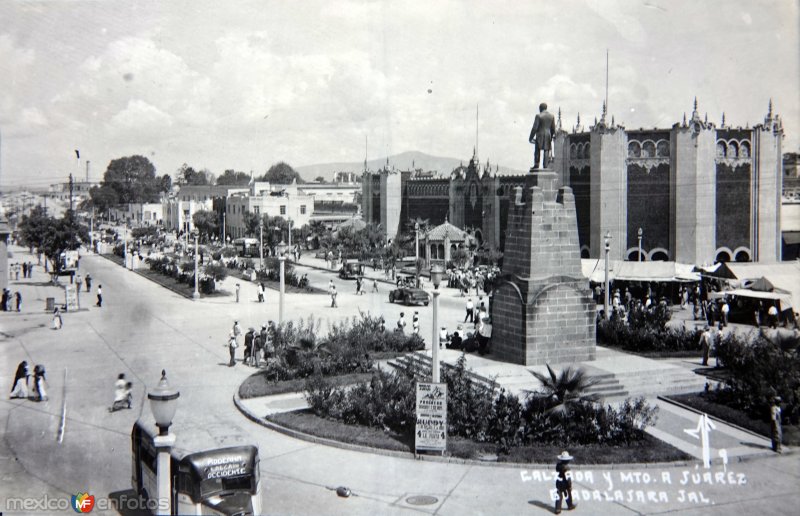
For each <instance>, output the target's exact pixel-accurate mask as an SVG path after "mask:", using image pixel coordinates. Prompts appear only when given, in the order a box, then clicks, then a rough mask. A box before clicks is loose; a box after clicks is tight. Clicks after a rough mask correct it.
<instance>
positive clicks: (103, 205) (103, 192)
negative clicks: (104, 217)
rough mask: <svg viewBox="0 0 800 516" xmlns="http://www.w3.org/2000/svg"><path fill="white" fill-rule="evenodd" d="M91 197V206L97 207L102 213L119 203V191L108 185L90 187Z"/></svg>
mask: <svg viewBox="0 0 800 516" xmlns="http://www.w3.org/2000/svg"><path fill="white" fill-rule="evenodd" d="M89 197H90V201H91V206H89V207H94V208H97V209H98V210H100V212H102V213H105V212H107V211H108V209H109V208H111V207H114V206H116V205H117V204H119V195H117V191H116V190H115V189H114V188H113V187H111V186H108V185H103V186H93V187H92V188H91V189H89Z"/></svg>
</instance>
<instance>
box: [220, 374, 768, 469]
mask: <svg viewBox="0 0 800 516" xmlns="http://www.w3.org/2000/svg"><path fill="white" fill-rule="evenodd" d="M233 403H234V405H236V408H237V409H238V410H239V412H241V413H242V414H243V415H244V416H245V417H246V418H247V419H249V420H250V421H252V422H254V423H256V424H258V425H261V426H263V427H265V428H268V429H269V430H273V431H275V432H278V433H281V434H283V435H287V436H289V437H292V438H295V439H299V440H302V441H307V442H311V443H314V444H320V445H323V446H330V447H333V448H339V449H342V450H348V451H356V452H361V453H369V454H372V455H383V456H385V457H395V458H399V459H406V460H422V461H429V462H440V463H446V464H461V465H465V466H479V467H486V468H506V469H520V468H524V469H532V468H535V469H539V468H551V467H552V466H553V464H552V463H545V464H536V463H528V462H485V461H479V460H474V459H462V458H459V457H437V456H435V455H418V456H416V457H415V456H414V454H413V453H411V452H402V451H396V450H386V449H383V448H371V447H369V446H362V445H359V444H351V443H343V442H341V441H334V440H332V439H325V438H324V437H317V436H315V435H311V434H307V433H305V432H301V431H299V430H294V429H291V428H287V427H285V426H282V425H279V424H277V423H273V422H272V421H268V420H266V419H264V418H262V417H259V416H257V415H256V414H254V413H252V412H251V411H250V410H248V409H247V407H245V406H244V404H243V403H242V400H241V398H240V397H239V391H238V389H237V390H236V392H235V393H234V395H233ZM759 457H760V456H759ZM697 462H699V461H675V462H641V463H626V464H573V465H571V466H570V467H571V468H572V469H577V470H591V471H594V470H598V469H606V470H620V469H657V468H678V467H684V468H688V467H692V466H693V465H696V464H697ZM740 462H741V461H740Z"/></svg>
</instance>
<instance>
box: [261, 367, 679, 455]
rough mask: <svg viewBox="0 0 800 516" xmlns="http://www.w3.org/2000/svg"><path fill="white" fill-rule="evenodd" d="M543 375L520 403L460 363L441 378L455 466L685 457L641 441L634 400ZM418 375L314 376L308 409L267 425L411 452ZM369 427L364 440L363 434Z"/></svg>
mask: <svg viewBox="0 0 800 516" xmlns="http://www.w3.org/2000/svg"><path fill="white" fill-rule="evenodd" d="M548 369H549V368H548ZM417 373H420V374H417ZM549 373H550V375H549V376H547V375H539V374H537V373H534V375H535V376H537V378H538V379H539V381H540V382H541V384H542V386H541V392H537V393H532V394H530V395H528V396H527V397H526V398H524V399H520V398H518V397H517V396H515V395H513V394H509V393H507V392H506V391H505V390H503V389H500V388H498V387H497V385H495V384H488V385H487V384H486V383H485V382H479V381H476V380H475V379H474V378H473V377H472V376H471V375H470V372H469V371H468V370H467V369H466V360H465V358H464V357H463V356H462V357H461V359H460V360H459V361H458V363H457V364H456V366H455V367H453V368H447V369H445V370H444V371H443V375H442V376H443V378H442V382H443V383H446V384H447V392H448V398H447V402H448V403H447V420H448V426H447V428H448V450H449V451H450V452H451V453H452V454H453V455H454V456H458V457H462V458H479V457H481V456H486V455H490V456H494V455H497V456H498V457H499V459H498V460H501V461H510V462H526V461H531V460H537V459H538V458H541V459H542V460H547V461H549V460H550V458H548V457H550V455H552V452H553V451H556V452H557V451H559V450H561V449H563V448H564V447H569V448H570V450H573V449H577V450H582V451H584V452H585V453H586V455H587V457H588V456H591V458H590V459H588V460H589V461H591V462H594V463H609V462H610V463H613V462H617V463H624V462H637V461H646V462H647V461H649V462H662V461H664V462H668V461H674V460H688V459H689V458H690V457H689V456H688V455H685V454H683V453H682V452H680V451H679V450H677V449H675V448H672V447H671V446H669V445H666V444H664V443H660V442H659V441H657V440H655V439H653V438H652V437H650V436H649V435H648V434H647V433H645V431H644V430H645V428H646V427H647V426H649V425H652V424H653V423H654V422H655V420H656V417H657V411H658V409H657V408H656V407H652V406H650V405H649V404H647V403H646V402H645V400H644V399H643V398H636V399H628V400H625V401H624V402H623V403H621V404H620V405H619V406H618V407H616V408H614V407H612V406H610V405H609V406H603V405H602V404H600V403H599V402H598V398H597V396H596V395H592V394H586V393H585V391H586V390H587V389H588V387H590V386H591V385H592V383H593V382H592V380H591V379H590V378H589V377H588V376H587V375H586V374H585V373H584V372H583V371H582V370H573V369H570V368H567V369H565V370H563V371H561V373H560V374H556V373H555V372H554V371H552V370H549ZM420 377H425V372H424V371H414V370H413V369H408V370H403V371H395V372H387V371H382V370H381V371H374V372H373V373H372V375H371V377H370V378H369V379H368V380H367V381H362V382H361V383H356V384H349V385H347V386H342V385H337V384H334V383H333V382H331V381H330V380H329V379H328V378H325V377H323V376H321V375H314V376H312V377H310V378H309V379H308V382H307V384H306V399H307V400H308V403H309V407H310V408H309V410H308V411H303V412H297V413H292V414H282V415H274V416H270V417H269V420H271V421H274V422H275V423H277V424H282V425H284V424H285V425H286V426H288V427H290V428H293V429H296V430H300V431H303V432H307V433H309V434H312V435H316V436H319V437H324V438H328V439H333V440H343V441H345V442H348V443H353V444H362V445H365V446H375V447H379V448H386V449H393V450H396V449H401V450H405V451H411V450H413V435H414V430H415V422H416V419H415V418H416V416H415V410H416V405H415V401H416V389H415V386H416V381H417V379H418V378H420ZM370 428H371V429H373V430H374V432H368V431H367V430H366V429H370ZM355 429H357V430H355Z"/></svg>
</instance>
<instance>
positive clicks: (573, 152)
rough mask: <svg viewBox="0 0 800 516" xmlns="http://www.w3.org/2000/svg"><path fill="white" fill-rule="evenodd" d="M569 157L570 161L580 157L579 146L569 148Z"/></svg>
mask: <svg viewBox="0 0 800 516" xmlns="http://www.w3.org/2000/svg"><path fill="white" fill-rule="evenodd" d="M569 157H570V159H576V158H577V157H578V146H577V145H576V144H574V143H573V144H572V145H570V146H569Z"/></svg>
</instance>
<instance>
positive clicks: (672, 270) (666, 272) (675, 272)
mask: <svg viewBox="0 0 800 516" xmlns="http://www.w3.org/2000/svg"><path fill="white" fill-rule="evenodd" d="M608 265H609V270H608V276H609V280H610V281H615V280H622V281H700V274H699V273H698V272H695V271H694V266H693V265H689V264H684V263H677V262H661V261H652V262H626V261H622V260H609V262H608ZM581 268H582V270H583V275H584V276H585V277H587V278H589V280H590V281H593V282H595V283H602V282H604V281H605V260H599V259H593V258H589V259H586V258H584V259H583V260H581Z"/></svg>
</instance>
